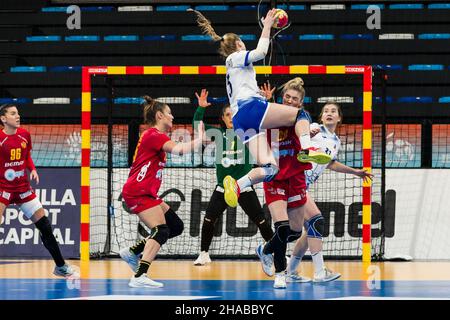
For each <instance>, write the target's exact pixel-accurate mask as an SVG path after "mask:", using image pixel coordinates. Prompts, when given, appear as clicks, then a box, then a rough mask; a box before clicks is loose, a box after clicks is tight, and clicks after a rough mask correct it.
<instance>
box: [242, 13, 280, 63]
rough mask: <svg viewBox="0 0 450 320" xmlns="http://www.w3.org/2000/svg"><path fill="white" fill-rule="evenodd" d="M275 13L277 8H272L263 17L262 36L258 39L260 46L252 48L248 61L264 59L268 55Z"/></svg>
mask: <svg viewBox="0 0 450 320" xmlns="http://www.w3.org/2000/svg"><path fill="white" fill-rule="evenodd" d="M275 13H276V9H271V10H269V12H267V15H266V17H265V18H264V19H263V29H262V32H261V37H260V38H259V41H258V46H257V47H256V49H254V50H251V51H250V52H249V53H248V59H247V61H248V63H253V62H256V61H259V60H262V59H264V57H265V56H266V54H267V50H269V44H270V31H271V29H272V25H273V24H274V22H275V20H276V17H275Z"/></svg>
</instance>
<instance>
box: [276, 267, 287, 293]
mask: <svg viewBox="0 0 450 320" xmlns="http://www.w3.org/2000/svg"><path fill="white" fill-rule="evenodd" d="M273 287H274V288H275V289H286V272H285V271H282V272H278V273H275V281H274V282H273Z"/></svg>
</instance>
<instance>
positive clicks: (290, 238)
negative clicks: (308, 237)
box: [288, 229, 302, 242]
mask: <svg viewBox="0 0 450 320" xmlns="http://www.w3.org/2000/svg"><path fill="white" fill-rule="evenodd" d="M290 231H291V232H290V234H289V236H288V242H294V241H296V240H297V239H298V238H300V237H301V236H302V231H294V230H292V229H291V230H290Z"/></svg>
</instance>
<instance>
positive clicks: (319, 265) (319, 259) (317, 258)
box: [311, 251, 323, 274]
mask: <svg viewBox="0 0 450 320" xmlns="http://www.w3.org/2000/svg"><path fill="white" fill-rule="evenodd" d="M311 256H312V261H313V264H314V273H315V274H319V273H321V272H322V270H323V254H322V251H319V252H317V253H315V254H311Z"/></svg>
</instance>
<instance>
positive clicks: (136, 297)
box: [56, 295, 220, 300]
mask: <svg viewBox="0 0 450 320" xmlns="http://www.w3.org/2000/svg"><path fill="white" fill-rule="evenodd" d="M209 298H220V297H218V296H157V295H154V296H153V295H147V296H144V295H104V296H90V297H77V298H66V299H56V300H199V299H209Z"/></svg>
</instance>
